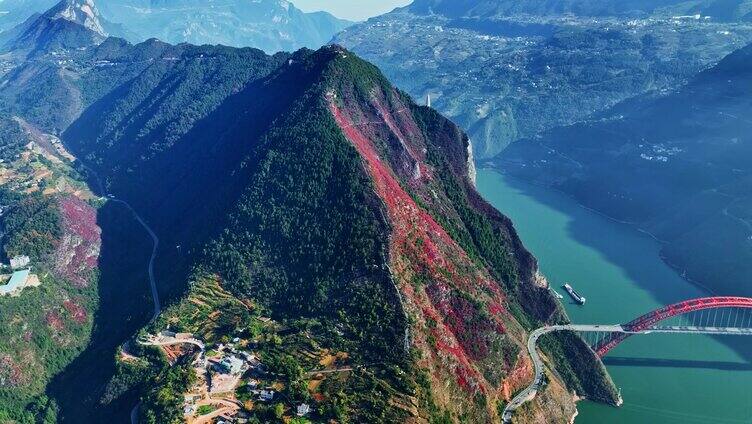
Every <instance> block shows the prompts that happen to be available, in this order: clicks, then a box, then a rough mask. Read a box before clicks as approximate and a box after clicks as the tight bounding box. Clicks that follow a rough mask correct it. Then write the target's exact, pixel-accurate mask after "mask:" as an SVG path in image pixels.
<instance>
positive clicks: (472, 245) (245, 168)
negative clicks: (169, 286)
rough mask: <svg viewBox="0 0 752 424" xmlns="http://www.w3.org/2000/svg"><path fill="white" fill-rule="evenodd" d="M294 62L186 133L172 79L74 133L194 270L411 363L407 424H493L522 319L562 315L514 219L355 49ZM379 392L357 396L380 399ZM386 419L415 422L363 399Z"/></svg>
mask: <svg viewBox="0 0 752 424" xmlns="http://www.w3.org/2000/svg"><path fill="white" fill-rule="evenodd" d="M204 57H206V55H205V56H204ZM192 59H193V60H195V58H192ZM284 59H285V60H282V61H279V62H277V63H280V66H279V67H278V68H277V69H276V70H274V71H272V72H271V73H270V74H269V75H268V76H262V77H260V78H259V79H258V80H251V81H249V82H247V83H246V84H245V85H244V86H241V87H238V88H237V89H236V90H234V94H232V95H229V96H228V97H227V98H226V99H225V100H220V103H219V104H214V105H213V104H212V103H208V104H209V105H213V106H207V107H210V108H211V107H213V111H212V112H210V113H208V114H206V115H204V116H203V117H202V118H201V119H198V120H196V121H195V122H189V123H186V124H185V126H183V127H176V126H174V125H175V122H180V121H181V120H182V119H184V118H185V117H186V115H185V114H184V113H178V114H177V115H176V116H171V115H170V110H172V109H171V107H172V106H171V105H172V104H173V101H172V99H173V98H174V97H173V96H175V95H176V94H175V93H173V92H170V93H161V92H160V91H159V90H156V93H155V90H154V89H152V90H148V89H146V90H144V89H143V86H142V84H141V82H142V81H150V82H151V85H149V86H148V87H160V86H162V85H163V84H162V83H160V82H158V81H159V78H158V79H152V78H151V77H149V78H147V76H149V75H150V73H149V72H147V73H145V75H143V76H139V77H138V78H136V79H135V80H134V81H133V83H132V84H127V85H126V86H123V87H121V88H119V89H117V90H115V91H113V92H112V93H111V94H110V95H109V96H105V97H103V98H102V99H101V100H99V101H97V102H95V103H94V104H93V105H92V106H91V107H89V108H88V109H87V110H86V111H85V112H84V114H83V115H82V117H81V118H80V119H79V120H78V121H77V122H74V123H73V124H72V125H71V126H70V128H69V129H68V130H67V131H66V132H65V133H64V134H63V138H64V139H65V140H66V141H67V142H68V143H69V144H70V145H71V146H72V147H73V149H74V151H76V152H77V153H78V154H80V155H81V156H82V157H86V158H87V159H88V160H90V161H91V162H92V163H94V164H96V165H95V166H96V167H97V168H99V172H100V174H101V175H103V177H104V178H105V180H106V182H107V184H108V185H109V187H110V189H111V190H112V191H113V192H114V193H117V195H118V196H121V197H123V198H126V199H129V201H131V202H132V203H133V204H134V205H138V207H139V208H140V209H141V210H145V211H147V212H146V216H147V217H148V218H149V219H150V220H151V221H152V222H153V223H156V226H157V228H158V229H159V231H160V234H165V235H167V237H168V239H167V243H166V245H168V246H173V245H180V246H181V249H182V250H183V251H186V252H192V253H191V254H190V256H189V259H188V261H189V262H190V261H194V262H197V263H200V264H201V266H200V269H201V274H200V275H205V274H206V273H209V274H216V275H217V276H218V278H219V279H220V281H221V284H222V286H223V287H225V288H226V289H228V290H229V291H230V292H231V293H233V294H234V295H235V296H237V297H238V298H240V299H248V300H249V301H254V302H257V303H260V304H262V305H264V308H268V310H269V311H270V312H271V313H272V315H273V316H274V317H275V318H278V319H299V318H301V317H309V318H316V319H318V320H321V322H323V323H324V324H323V325H324V327H325V328H339V329H341V331H342V333H343V335H342V337H343V338H342V339H341V340H340V341H339V342H337V343H338V344H337V345H338V346H341V347H342V348H345V349H346V350H347V351H349V352H350V353H351V355H353V357H354V358H359V361H363V362H366V363H368V362H371V361H376V360H379V361H383V362H384V364H385V365H384V366H386V367H387V368H389V367H397V369H399V370H401V371H399V372H398V373H397V374H396V375H394V376H392V377H390V378H389V379H387V380H388V381H390V383H389V384H390V385H391V386H392V387H393V388H396V387H398V386H403V387H404V388H403V389H399V390H398V392H400V393H401V395H400V396H408V397H415V400H414V402H417V403H418V404H419V405H423V406H422V407H420V408H419V409H418V411H417V412H414V414H417V416H415V417H413V418H417V417H418V416H424V417H425V416H426V414H429V415H430V414H439V415H441V414H444V413H446V414H448V416H450V417H459V416H461V415H463V414H469V415H470V416H475V417H478V419H481V420H492V419H497V418H498V417H497V415H496V414H497V411H496V404H497V402H499V401H502V400H503V399H505V398H507V397H508V396H509V395H510V394H511V393H513V391H514V389H515V387H519V385H521V384H524V381H525V378H526V376H527V375H528V373H529V372H530V369H529V362H528V360H527V357H526V354H525V353H524V349H523V346H524V343H525V333H526V328H525V327H523V326H522V325H521V324H520V322H524V323H526V324H525V325H532V323H534V322H537V321H539V320H558V319H562V316H561V311H560V309H558V308H559V307H558V306H557V305H556V303H555V301H554V300H553V299H552V298H551V296H550V294H549V293H548V291H547V290H545V288H542V287H540V286H539V284H540V282H539V281H537V278H538V277H537V275H536V268H535V260H534V259H533V258H532V257H531V256H530V254H529V253H527V252H526V251H525V250H524V248H523V247H522V246H521V244H520V242H519V240H518V239H517V237H516V235H515V233H514V230H513V228H512V227H511V224H510V223H509V221H508V220H506V219H505V218H503V217H502V216H501V215H499V214H498V213H497V212H495V211H494V210H493V209H492V208H491V207H490V206H488V205H487V204H486V203H485V202H484V201H483V200H482V199H481V198H480V197H479V195H478V194H477V192H475V190H474V188H473V187H472V185H471V182H470V180H469V176H468V175H469V166H470V164H469V152H468V145H467V141H466V138H464V136H463V135H462V133H461V132H460V131H459V129H457V128H456V127H454V125H453V124H451V123H450V122H449V121H446V120H445V119H444V118H442V117H440V116H439V115H438V114H436V113H435V112H433V111H431V110H429V109H425V108H421V107H418V106H415V105H414V104H413V103H412V102H411V101H410V100H409V99H408V98H407V97H406V96H405V95H404V94H401V93H399V92H397V91H395V90H394V89H392V88H391V86H390V85H389V83H388V82H387V81H386V80H385V79H384V78H383V77H382V76H381V75H380V74H379V73H378V71H377V70H376V69H375V68H373V67H371V66H370V65H368V64H366V63H365V62H362V61H361V60H360V59H358V58H356V57H354V56H353V55H351V54H350V53H349V52H347V51H345V50H341V49H339V48H329V49H323V50H320V51H318V52H311V51H301V52H298V53H296V54H294V55H292V56H290V57H285V58H284ZM193 60H191V59H189V58H186V62H187V63H191V66H194V64H193ZM267 60H268V61H269V63H272V62H273V60H272V59H271V58H269V59H267ZM197 62H198V63H201V62H200V61H197ZM262 62H263V61H262ZM195 66H199V65H195ZM181 69H182V66H176V67H174V68H171V69H170V72H169V73H166V74H163V75H161V76H160V78H163V79H167V80H169V81H172V80H173V76H172V74H171V72H175V71H178V70H181ZM142 77H143V79H142ZM178 87H180V86H177V87H176V86H173V88H178ZM185 87H186V89H188V87H191V88H193V89H196V87H197V86H196V84H190V85H186V86H185ZM199 87H200V86H199ZM199 90H200V89H199ZM176 92H177V93H180V92H181V89H179V88H178V89H177V90H176ZM199 92H200V91H199ZM147 93H148V95H147ZM157 93H161V95H159V96H157V97H154V95H155V94H157ZM144 96H146V97H144ZM179 98H183V99H187V98H191V99H194V98H195V97H193V96H187V97H182V96H181V97H179ZM146 99H149V100H146ZM144 102H146V103H148V104H150V105H151V111H152V113H149V114H147V115H146V117H145V118H143V119H147V122H148V120H155V121H157V122H160V125H150V124H148V123H146V124H144V123H143V122H142V120H141V119H142V118H139V115H140V113H141V112H140V111H139V110H135V109H133V112H129V110H132V109H130V108H131V107H132V105H137V104H143V103H144ZM201 104H202V105H204V106H205V105H207V103H206V102H201ZM195 108H196V106H193V109H195ZM176 110H178V109H176ZM179 110H184V109H182V108H181V109H179ZM229 111H232V113H229ZM134 113H135V115H134ZM95 116H96V117H97V119H94V117H95ZM250 117H253V119H250ZM173 119H177V121H174V120H173ZM356 127H357V128H359V129H358V130H355V128H356ZM129 128H133V130H131V129H129ZM144 128H147V129H149V130H146V131H145V130H144ZM165 129H169V133H167V134H165V133H163V131H164V130H165ZM183 129H185V131H183ZM128 134H131V135H128ZM120 135H122V137H121V136H120ZM167 135H173V136H174V137H169V136H167ZM166 136H167V137H166ZM378 157H380V158H381V159H378ZM364 167H365V168H364ZM196 193H200V194H201V197H200V198H199V199H197V198H196ZM197 200H198V201H197ZM226 210H229V211H231V212H230V213H229V214H226V212H224V211H226ZM209 240H211V241H210V242H209ZM207 242H208V244H207ZM204 245H206V248H203V249H202V247H203V246H204ZM168 257H169V256H168ZM199 277H200V276H199V275H194V276H193V277H192V278H191V279H200V278H199ZM180 283H181V282H180V281H175V284H180ZM182 284H185V283H184V282H183V283H182ZM362 299H370V301H369V302H364V301H362ZM408 323H410V324H408ZM406 334H407V335H408V336H406ZM406 337H407V339H406ZM329 342H330V343H331V341H329ZM405 343H407V345H406V344H405ZM558 343H561V345H560V346H561V348H563V349H568V350H570V351H571V349H574V351H579V353H575V354H574V355H573V357H574V358H578V359H576V361H583V362H579V363H578V364H577V365H576V366H572V367H571V368H570V367H568V366H565V368H562V371H561V372H562V374H563V375H567V376H568V377H567V383H568V384H569V385H570V389H576V390H578V391H580V392H584V393H590V394H591V395H592V396H594V397H596V398H599V399H602V400H606V401H613V397H612V396H613V392H610V391H609V390H610V389H609V388H608V386H607V385H603V383H602V381H603V380H600V379H601V378H602V376H599V375H601V373H602V372H603V371H601V369H600V368H599V366H598V365H597V364H596V363H594V362H591V361H592V358H591V359H587V358H588V357H587V353H586V352H587V351H586V350H582V349H586V348H585V346H584V345H582V344H581V342H578V341H577V340H575V339H562V340H559V341H558ZM398 346H406V347H408V350H404V349H403V348H401V347H400V348H398ZM418 352H423V353H422V354H418ZM426 353H428V355H426ZM558 359H561V358H558ZM588 362H590V364H589V365H588ZM386 364H389V365H388V366H387V365H386ZM426 370H431V371H430V372H429V373H428V375H427V377H428V380H427V381H426V380H425V379H424V378H423V377H420V376H421V375H423V373H424V372H425V371H426ZM563 370H567V371H563ZM573 370H578V371H580V372H573ZM583 370H585V372H581V371H583ZM400 376H401V377H400ZM439 376H443V377H439ZM419 381H425V382H424V383H421V384H423V386H422V389H420V388H419V385H417V384H418V382H419ZM440 381H450V382H453V383H451V384H452V385H456V387H457V388H458V390H460V391H453V390H450V391H446V390H445V389H439V386H441V385H442V384H443V383H439V382H440ZM562 384H563V382H556V383H555V384H552V386H551V391H550V392H549V395H550V398H549V402H556V403H558V404H561V405H562V406H561V408H562V409H561V410H560V411H566V412H564V413H565V414H568V413H573V409H572V405H571V404H569V401H568V400H566V398H567V397H568V395H565V393H566V391H564V388H563V386H562ZM426 385H427V386H426ZM374 390H375V391H371V392H365V393H360V394H358V396H366V398H367V399H371V400H372V401H375V399H381V398H383V396H384V395H385V393H383V392H381V391H380V389H374ZM461 393H466V394H465V395H462V394H461ZM353 395H354V394H353ZM467 395H470V396H471V397H474V398H475V399H476V400H475V401H473V402H467V401H466V397H467ZM361 402H362V400H361ZM380 402H387V403H389V402H388V401H387V400H386V399H385V400H383V401H380ZM429 405H433V406H431V407H430V408H428V406H429ZM426 408H427V409H426ZM377 411H379V412H378V414H381V415H380V416H382V417H387V418H389V417H391V418H390V419H398V418H396V417H400V416H402V414H404V413H405V412H404V411H400V410H399V409H392V408H389V407H387V406H386V404H383V405H381V406H380V407H377V408H374V407H364V406H361V407H358V408H355V409H354V410H353V411H352V416H351V419H354V420H356V421H360V420H364V421H372V420H374V419H376V415H373V414H374V413H377ZM550 413H553V412H552V411H548V410H547V411H546V412H544V411H541V410H539V411H537V412H535V411H534V412H533V415H531V417H530V419H531V420H534V421H541V420H542V419H543V418H542V417H543V416H545V414H550ZM559 413H561V412H559ZM384 414H385V415H384ZM394 414H396V415H394ZM536 414H542V415H536ZM536 416H537V418H534V417H536ZM401 419H404V417H403V418H400V419H398V420H401Z"/></svg>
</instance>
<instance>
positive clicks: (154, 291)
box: [110, 197, 162, 321]
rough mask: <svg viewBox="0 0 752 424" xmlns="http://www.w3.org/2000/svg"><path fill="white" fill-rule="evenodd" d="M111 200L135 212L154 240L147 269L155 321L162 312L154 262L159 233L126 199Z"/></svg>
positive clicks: (139, 221)
mask: <svg viewBox="0 0 752 424" xmlns="http://www.w3.org/2000/svg"><path fill="white" fill-rule="evenodd" d="M110 200H111V201H113V202H116V203H120V204H121V205H123V206H125V207H126V208H127V209H128V210H129V211H131V213H132V214H133V217H134V218H136V221H138V223H139V224H141V226H142V227H144V229H145V230H146V232H147V233H149V236H150V237H151V240H152V249H151V257H150V258H149V265H148V266H147V271H148V274H149V285H150V286H151V298H152V302H153V303H154V315H152V317H151V320H152V321H154V320H155V319H157V317H158V316H159V314H160V313H161V312H162V304H161V303H160V302H159V291H158V290H157V279H156V278H155V277H154V262H155V261H156V259H157V249H159V237H157V234H156V233H155V232H154V230H152V229H151V227H149V225H148V224H147V223H146V221H144V219H143V218H141V215H139V214H138V213H137V212H136V210H135V209H133V207H132V206H131V205H130V204H128V202H126V201H125V200H120V199H115V198H112V197H111V198H110Z"/></svg>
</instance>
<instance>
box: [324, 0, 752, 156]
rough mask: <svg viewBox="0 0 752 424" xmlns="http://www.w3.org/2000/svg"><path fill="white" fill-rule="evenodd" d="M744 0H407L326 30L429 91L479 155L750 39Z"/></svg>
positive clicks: (678, 74) (677, 78) (416, 92)
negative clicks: (391, 9) (338, 30)
mask: <svg viewBox="0 0 752 424" xmlns="http://www.w3.org/2000/svg"><path fill="white" fill-rule="evenodd" d="M657 5H663V6H666V7H668V6H667V5H671V8H668V9H660V10H659V8H657ZM690 6H691V7H690ZM751 7H752V2H751V1H749V0H744V1H735V0H734V1H728V0H723V1H721V0H716V1H707V2H696V1H693V2H679V1H660V2H653V1H615V0H608V1H606V0H598V1H566V0H525V1H488V0H473V1H470V0H467V1H417V2H415V3H414V4H413V5H411V6H408V7H405V8H403V9H400V10H397V11H395V12H392V13H388V14H386V15H383V16H380V17H378V18H373V19H370V20H369V21H368V22H365V23H362V24H358V25H355V26H353V27H351V28H348V29H347V30H345V31H343V32H342V33H341V34H339V35H338V36H337V37H336V38H335V41H336V42H338V43H341V44H343V45H345V46H346V47H348V48H350V49H352V50H353V51H355V52H356V53H358V54H360V55H362V56H363V57H364V58H366V59H368V60H369V61H371V62H373V63H375V64H377V65H378V66H379V67H380V68H381V69H383V70H384V72H385V73H386V74H387V75H388V76H389V78H390V79H391V80H392V81H393V82H394V83H395V84H397V85H398V86H399V87H401V88H402V89H405V90H407V91H408V92H409V93H411V94H412V95H413V96H415V97H416V98H421V99H423V98H425V97H426V95H427V94H431V97H432V98H433V105H434V107H436V108H438V109H439V110H440V111H442V112H443V113H445V114H447V115H448V116H450V117H451V118H452V119H454V120H456V121H457V122H458V123H459V124H460V125H462V126H463V127H464V128H466V129H467V131H468V134H469V135H470V138H471V140H472V142H473V146H474V149H475V153H476V156H477V157H479V158H489V157H492V156H493V155H495V154H497V153H499V152H500V151H502V150H503V149H504V148H505V147H506V146H507V145H508V144H509V143H510V142H512V141H515V140H518V139H521V138H525V137H532V136H534V135H536V134H538V133H540V132H541V131H545V130H547V129H549V128H552V127H555V126H559V125H568V124H572V123H575V122H578V121H581V120H585V119H588V118H589V117H590V116H592V115H593V114H597V113H599V112H603V111H605V110H608V109H609V108H610V107H612V106H613V105H615V104H617V103H619V102H621V101H624V100H626V99H629V98H631V97H634V96H638V95H642V94H645V93H647V92H650V91H654V90H663V89H671V88H676V87H678V86H679V85H681V84H683V83H684V82H685V81H687V80H688V79H689V78H692V77H693V76H694V75H695V74H696V73H697V72H700V71H702V70H703V69H706V68H707V67H708V66H712V65H713V64H714V63H717V61H719V60H720V59H721V58H723V57H724V56H725V55H727V54H728V53H730V52H732V51H733V50H734V49H737V48H740V47H742V46H744V45H746V44H747V43H749V42H750V41H752V24H750V23H749V14H748V13H749V11H750V10H752V9H751ZM630 10H631V11H632V12H629V11H630ZM634 10H640V11H639V13H633V12H634ZM685 15H692V16H685ZM694 15H698V16H694Z"/></svg>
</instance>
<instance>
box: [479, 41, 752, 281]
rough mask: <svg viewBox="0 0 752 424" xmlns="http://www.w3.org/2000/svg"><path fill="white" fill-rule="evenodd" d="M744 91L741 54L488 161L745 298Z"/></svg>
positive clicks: (744, 55) (750, 76) (746, 71)
mask: <svg viewBox="0 0 752 424" xmlns="http://www.w3.org/2000/svg"><path fill="white" fill-rule="evenodd" d="M751 89H752V47H745V48H743V49H740V50H739V51H737V52H734V53H732V54H730V55H729V56H728V57H726V58H724V59H723V60H722V61H721V62H720V63H719V64H718V65H717V66H715V67H713V68H711V69H709V70H707V71H705V72H703V73H701V74H700V75H698V76H697V77H696V78H694V79H693V80H692V81H690V82H689V83H688V84H687V85H686V86H684V87H682V88H680V89H679V90H677V91H676V92H669V93H664V94H663V95H655V96H646V97H643V98H639V99H635V100H633V101H629V102H625V103H623V104H620V105H618V106H616V107H614V108H613V109H612V110H611V111H609V112H608V113H606V114H604V115H603V116H602V117H601V118H600V119H597V120H593V121H590V122H585V123H581V124H577V125H573V126H569V127H563V128H556V129H553V130H551V131H549V132H547V133H546V134H544V135H543V136H542V137H539V138H536V139H531V140H523V141H520V142H517V143H514V144H513V145H512V146H510V148H509V149H508V150H507V151H505V152H504V154H502V155H501V156H499V158H497V159H495V160H494V161H493V163H494V164H495V165H496V166H498V167H499V168H501V169H504V170H505V171H506V172H509V173H511V174H512V175H516V176H519V177H521V178H524V179H526V180H530V181H535V182H537V183H541V184H545V185H550V186H553V187H556V188H558V189H561V190H563V191H564V192H566V193H568V194H571V195H573V196H574V197H575V198H577V199H578V200H579V201H580V202H582V203H583V204H585V205H587V206H589V207H592V208H594V209H597V210H599V211H601V212H603V213H605V214H607V215H609V216H612V217H614V218H616V219H619V220H624V221H629V222H633V223H635V224H637V225H638V226H639V227H641V228H644V229H646V230H648V231H649V232H651V233H652V234H654V235H655V236H656V237H658V238H659V239H661V240H664V241H665V246H664V248H663V252H662V254H663V256H664V258H665V259H666V261H667V262H668V263H670V264H672V265H674V266H675V267H676V268H678V269H679V270H680V271H682V272H685V273H686V275H687V276H688V277H689V278H691V279H693V280H695V281H697V282H699V283H700V284H702V285H703V286H705V287H707V288H709V289H710V290H712V291H713V292H716V293H719V294H736V295H749V294H751V293H752V286H750V284H749V279H748V278H747V276H748V275H749V272H750V271H752V269H750V264H752V261H751V259H752V225H751V223H750V206H752V203H751V201H750V193H752V190H751V188H752V186H750V182H751V181H752V180H750V172H752V169H750V163H751V162H750V159H752V145H751V144H750V143H751V142H752V140H750V134H752V121H750V120H749V118H748V115H749V111H750V110H752V100H751V99H752V91H750V90H751Z"/></svg>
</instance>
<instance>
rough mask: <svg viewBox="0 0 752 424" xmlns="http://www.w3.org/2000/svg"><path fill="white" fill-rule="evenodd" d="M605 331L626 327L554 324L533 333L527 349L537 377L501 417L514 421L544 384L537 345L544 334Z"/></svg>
mask: <svg viewBox="0 0 752 424" xmlns="http://www.w3.org/2000/svg"><path fill="white" fill-rule="evenodd" d="M565 330H569V331H603V332H623V331H624V328H622V326H621V325H552V326H550V327H542V328H539V329H537V330H535V331H533V332H532V333H530V337H529V338H528V340H527V351H528V353H529V354H530V358H531V359H532V360H533V366H534V367H535V377H534V378H533V382H532V383H531V384H530V385H529V386H528V387H527V388H526V389H525V390H523V391H521V392H520V393H519V394H518V395H517V396H515V397H514V399H512V401H511V402H509V403H508V404H507V406H506V407H505V408H504V412H503V413H502V415H501V419H502V421H503V422H505V423H511V422H512V414H513V413H514V411H515V410H517V409H518V408H519V407H520V406H522V405H523V404H524V403H525V402H528V401H531V400H533V399H534V398H535V395H536V394H538V389H540V388H541V387H542V386H543V383H544V381H543V379H544V376H545V375H544V373H543V370H544V368H543V360H542V359H541V357H540V354H538V350H537V345H538V339H540V338H541V337H542V336H544V335H546V334H549V333H553V332H554V331H565Z"/></svg>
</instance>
